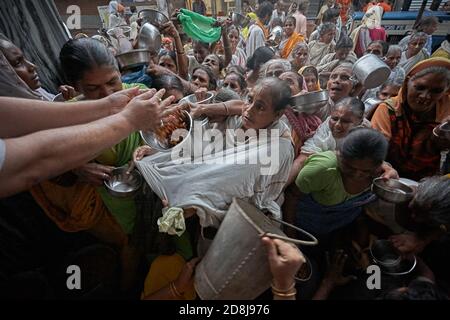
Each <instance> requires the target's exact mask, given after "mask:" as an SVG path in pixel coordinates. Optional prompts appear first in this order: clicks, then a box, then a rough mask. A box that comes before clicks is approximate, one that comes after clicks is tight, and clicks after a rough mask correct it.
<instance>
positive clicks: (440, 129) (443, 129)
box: [433, 122, 450, 140]
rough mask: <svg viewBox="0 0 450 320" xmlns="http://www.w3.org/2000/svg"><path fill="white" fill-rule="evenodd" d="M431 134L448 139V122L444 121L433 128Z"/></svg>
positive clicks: (449, 135) (449, 133)
mask: <svg viewBox="0 0 450 320" xmlns="http://www.w3.org/2000/svg"><path fill="white" fill-rule="evenodd" d="M433 134H434V135H435V136H436V137H442V138H445V139H447V140H450V123H449V122H445V123H443V124H441V125H440V126H437V127H436V128H434V129H433Z"/></svg>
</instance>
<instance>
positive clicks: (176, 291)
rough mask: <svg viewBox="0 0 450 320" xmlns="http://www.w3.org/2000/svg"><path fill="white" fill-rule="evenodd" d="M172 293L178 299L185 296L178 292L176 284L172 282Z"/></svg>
mask: <svg viewBox="0 0 450 320" xmlns="http://www.w3.org/2000/svg"><path fill="white" fill-rule="evenodd" d="M170 291H171V292H172V294H173V295H174V296H175V297H176V298H182V297H183V295H182V294H181V293H180V292H179V291H178V289H177V287H176V286H175V282H174V281H172V282H171V283H170Z"/></svg>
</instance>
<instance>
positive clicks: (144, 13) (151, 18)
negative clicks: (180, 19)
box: [138, 9, 169, 29]
mask: <svg viewBox="0 0 450 320" xmlns="http://www.w3.org/2000/svg"><path fill="white" fill-rule="evenodd" d="M138 17H139V18H141V19H142V24H145V23H150V24H152V25H154V26H155V27H156V28H158V29H161V27H162V25H163V24H164V23H167V22H169V18H167V17H166V15H165V14H164V13H162V12H160V11H157V10H152V9H143V10H141V11H139V13H138Z"/></svg>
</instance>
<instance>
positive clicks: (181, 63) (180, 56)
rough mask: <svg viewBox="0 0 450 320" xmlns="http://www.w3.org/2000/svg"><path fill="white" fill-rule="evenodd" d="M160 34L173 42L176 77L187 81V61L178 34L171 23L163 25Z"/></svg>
mask: <svg viewBox="0 0 450 320" xmlns="http://www.w3.org/2000/svg"><path fill="white" fill-rule="evenodd" d="M162 32H163V33H164V34H166V35H168V36H170V37H172V38H173V40H174V41H175V52H176V54H177V66H178V75H179V76H180V77H181V78H183V79H185V80H186V79H188V66H189V61H188V58H187V56H186V53H185V52H184V47H183V43H182V42H181V38H180V34H179V33H178V31H177V29H176V28H175V25H174V24H173V22H172V21H169V22H167V23H165V24H164V25H163V30H162Z"/></svg>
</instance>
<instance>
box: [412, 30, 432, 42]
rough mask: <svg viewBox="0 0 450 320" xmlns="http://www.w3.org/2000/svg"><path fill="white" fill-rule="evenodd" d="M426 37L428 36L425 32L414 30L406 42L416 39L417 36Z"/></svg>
mask: <svg viewBox="0 0 450 320" xmlns="http://www.w3.org/2000/svg"><path fill="white" fill-rule="evenodd" d="M427 37H428V35H427V34H426V33H425V32H421V31H419V32H414V33H413V34H411V37H410V38H409V41H408V43H410V42H411V41H413V40H416V39H417V38H425V39H426V38H427Z"/></svg>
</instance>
